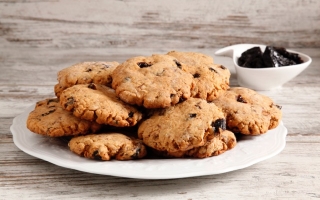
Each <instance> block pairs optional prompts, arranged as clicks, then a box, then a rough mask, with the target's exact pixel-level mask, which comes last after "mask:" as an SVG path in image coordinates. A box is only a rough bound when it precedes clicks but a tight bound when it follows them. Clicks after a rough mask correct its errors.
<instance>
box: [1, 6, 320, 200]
mask: <svg viewBox="0 0 320 200" xmlns="http://www.w3.org/2000/svg"><path fill="white" fill-rule="evenodd" d="M77 2H78V1H77ZM97 2H98V3H96V4H94V3H92V4H91V3H86V1H79V2H78V3H75V1H74V2H72V1H65V3H62V2H53V1H52V2H50V1H48V2H45V1H24V2H22V3H17V2H15V1H12V2H10V1H0V199H1V200H2V199H4V200H6V199H33V200H34V199H169V200H170V199H172V200H173V199H175V200H176V199H185V200H189V199H193V200H195V199H319V198H320V157H319V155H320V147H319V146H320V133H319V130H320V120H319V119H320V111H319V110H320V87H319V83H320V48H319V46H320V43H319V42H320V41H319V27H320V26H318V25H319V19H320V13H319V12H318V11H319V5H320V3H319V2H318V1H299V0H295V1H287V2H286V4H287V7H289V8H291V9H293V10H294V11H296V12H295V14H297V13H300V15H299V16H300V19H297V18H296V19H295V20H291V18H290V17H293V15H289V16H286V17H284V18H282V21H281V20H280V24H281V25H279V24H278V25H275V26H272V24H273V22H275V21H272V20H271V19H270V18H268V16H271V14H274V13H273V12H277V11H279V10H282V11H283V9H284V8H283V7H281V6H279V7H275V9H274V10H273V11H271V10H267V9H266V10H264V9H265V8H266V7H267V3H262V4H261V5H259V6H258V5H256V6H250V4H253V3H254V2H255V1H244V3H243V4H240V3H233V2H232V1H217V4H218V5H219V8H221V9H218V8H216V12H217V13H218V14H219V15H221V16H218V15H215V14H214V13H210V12H209V11H210V9H209V8H207V7H206V6H205V3H204V2H202V3H199V8H200V10H201V11H206V12H207V13H206V14H204V13H203V12H200V11H196V10H194V9H193V7H192V6H190V5H188V4H187V3H185V2H184V4H181V5H180V4H178V3H174V2H171V1H164V4H160V3H156V4H159V5H152V3H147V2H145V1H143V2H140V3H139V2H136V1H110V2H108V3H106V2H104V3H103V2H100V1H97ZM159 2H160V1H159ZM197 2H198V1H197ZM223 2H225V4H224V3H223ZM276 2H278V1H271V2H270V3H276ZM99 3H100V5H101V6H99ZM142 3H143V4H142ZM233 4H234V5H233ZM75 5H77V6H78V7H77V8H74V10H72V9H71V7H72V6H75ZM111 5H112V6H113V7H112V8H113V9H110V6H111ZM141 5H145V6H144V7H141ZM166 5H167V6H166ZM178 5H180V7H179V6H178ZM240 5H243V7H241V6H240ZM153 6H158V8H157V9H156V8H155V7H153ZM283 6H284V5H283ZM306 7H307V8H310V9H309V13H306V12H304V11H302V9H303V8H306ZM227 8H229V10H228V9H227ZM230 9H231V11H230ZM159 10H160V11H161V12H160V11H159ZM316 10H318V11H316ZM131 11H132V12H133V11H134V13H133V14H130V12H131ZM183 11H184V12H183ZM107 12H109V14H106V13H107ZM121 12H123V14H122V15H121ZM116 13H120V14H119V16H118V17H112V16H114V14H116ZM163 13H165V14H163ZM186 13H187V14H188V16H189V17H188V16H187V14H186ZM230 13H233V14H234V15H231V14H230ZM257 13H260V15H259V17H258V18H260V19H256V17H255V15H256V14H257ZM102 16H105V18H104V19H102ZM228 16H229V17H228ZM232 16H233V17H232ZM244 16H246V18H245V17H244ZM202 19H203V21H201V20H202ZM264 19H265V20H264ZM255 20H257V21H255ZM259 20H260V21H259ZM297 20H298V21H299V20H300V22H299V26H291V31H290V26H289V25H288V22H290V23H292V24H294V23H293V22H296V21H297ZM215 21H216V22H217V23H216V25H215V26H212V27H211V26H210V24H211V23H213V22H215ZM236 22H238V23H237V24H238V25H237V26H236ZM259 22H260V23H259ZM219 23H220V26H219ZM222 23H223V24H224V25H223V26H222ZM239 23H240V25H241V28H246V27H247V29H246V30H248V32H249V35H248V34H247V35H244V34H243V33H242V32H237V31H236V30H238V29H239V27H240V25H239ZM258 24H260V29H261V31H260V32H259V31H258V29H259V26H258ZM178 25H180V28H178V27H177V26H178ZM268 26H270V28H269V29H268ZM210 27H211V28H210ZM299 27H301V29H299ZM217 28H218V32H217V33H216V34H211V35H210V34H208V32H206V31H214V30H217ZM272 28H274V29H272ZM281 29H282V30H281ZM193 30H194V31H193ZM299 30H300V32H299ZM230 31H231V32H234V33H235V34H237V36H235V37H232V36H230V37H227V36H224V35H225V34H229V32H230ZM274 31H283V33H286V36H284V35H281V34H277V33H275V32H274ZM202 32H204V33H203V34H202ZM271 32H272V33H271ZM268 34H272V36H270V35H268ZM259 35H261V37H260V38H259ZM277 35H278V37H276V36H277ZM169 38H170V39H169ZM210 42H211V43H210ZM240 42H252V43H269V44H277V43H278V42H279V44H281V45H285V46H287V47H290V48H291V49H294V50H297V51H301V52H303V53H305V54H308V55H310V56H311V57H312V59H313V62H312V64H311V66H310V67H309V68H307V70H305V71H304V72H303V73H302V74H300V75H299V76H298V77H296V78H295V79H293V80H292V81H290V82H289V83H287V84H285V85H284V86H283V87H282V88H281V89H278V90H275V91H268V92H264V93H265V94H267V95H268V96H270V97H271V98H273V99H274V100H275V101H276V102H277V104H279V105H282V110H283V122H284V124H285V126H286V127H287V129H288V135H287V138H286V140H287V144H286V147H285V149H284V150H283V151H282V152H281V153H280V154H278V155H276V156H274V157H272V158H270V159H267V160H265V161H262V162H259V163H257V164H255V165H252V166H250V167H248V168H244V169H241V170H237V171H233V172H229V173H225V174H219V175H210V176H202V177H194V178H185V179H174V180H139V179H127V178H119V177H112V176H102V175H95V174H90V173H84V172H79V171H75V170H71V169H67V168H62V167H59V166H56V165H53V164H51V163H48V162H46V161H43V160H41V159H37V158H34V157H32V156H30V155H28V154H26V153H24V152H22V151H21V150H19V149H18V148H17V147H16V146H15V144H14V143H13V139H12V134H11V132H10V130H9V127H10V125H11V124H12V120H13V118H14V117H15V116H17V115H18V114H20V113H22V112H23V111H24V110H25V109H26V108H27V107H29V106H30V105H32V104H34V103H35V102H36V101H38V100H42V99H44V98H47V97H51V96H53V95H54V93H53V86H54V84H56V73H57V72H58V71H59V70H61V69H62V68H64V67H67V66H69V65H71V64H74V63H77V62H80V61H90V60H107V61H112V60H116V61H119V62H122V61H124V60H126V59H127V58H130V57H132V56H135V55H150V54H152V53H165V52H167V51H170V50H173V49H175V50H182V51H197V52H202V53H206V54H209V55H212V56H213V53H214V52H215V50H216V49H217V47H222V46H225V45H228V44H235V43H240ZM214 58H215V61H216V62H217V63H221V64H224V65H225V66H227V67H229V68H230V69H231V71H232V72H233V73H234V70H233V68H232V64H231V59H229V58H222V57H214ZM236 85H237V82H236V79H235V76H234V74H233V75H232V77H231V86H236Z"/></svg>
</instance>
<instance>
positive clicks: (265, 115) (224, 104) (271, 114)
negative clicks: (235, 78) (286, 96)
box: [213, 87, 282, 135]
mask: <svg viewBox="0 0 320 200" xmlns="http://www.w3.org/2000/svg"><path fill="white" fill-rule="evenodd" d="M213 102H214V103H215V104H216V105H217V106H218V107H220V108H221V109H222V110H223V112H224V113H225V116H226V120H227V129H229V130H231V131H233V132H234V133H242V134H245V135H259V134H263V133H266V132H267V131H268V130H270V129H273V128H275V127H277V126H278V124H279V122H280V120H281V117H282V112H281V107H280V106H278V105H276V104H275V103H274V102H273V100H272V99H271V98H269V97H267V96H265V95H262V94H259V93H257V92H256V91H254V90H251V89H248V88H243V87H233V88H230V89H228V90H227V91H226V92H225V93H224V94H222V95H221V96H220V97H219V98H218V99H216V100H214V101H213Z"/></svg>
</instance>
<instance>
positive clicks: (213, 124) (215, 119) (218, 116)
mask: <svg viewBox="0 0 320 200" xmlns="http://www.w3.org/2000/svg"><path fill="white" fill-rule="evenodd" d="M225 128H226V127H225V118H224V115H223V112H222V111H221V110H220V109H219V108H218V107H217V106H215V105H214V104H213V103H208V102H207V101H205V100H203V99H199V98H189V99H187V100H186V101H184V102H182V103H179V104H177V105H175V106H172V107H169V108H165V109H159V110H157V111H154V113H153V114H152V116H151V117H150V118H148V119H146V120H145V121H143V122H142V123H141V124H140V126H139V128H138V137H139V138H141V139H142V140H143V142H144V143H145V144H146V145H147V146H149V147H151V148H153V149H156V150H158V151H168V152H177V151H187V150H190V149H192V148H195V147H199V146H203V145H205V144H206V143H207V142H208V141H210V140H212V139H213V138H214V136H215V135H218V134H220V132H221V131H222V130H225Z"/></svg>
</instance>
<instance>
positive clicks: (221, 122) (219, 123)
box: [211, 119, 227, 133]
mask: <svg viewBox="0 0 320 200" xmlns="http://www.w3.org/2000/svg"><path fill="white" fill-rule="evenodd" d="M211 126H212V127H213V128H214V132H215V133H219V129H222V130H226V129H227V128H226V120H225V119H217V120H216V121H215V122H212V124H211Z"/></svg>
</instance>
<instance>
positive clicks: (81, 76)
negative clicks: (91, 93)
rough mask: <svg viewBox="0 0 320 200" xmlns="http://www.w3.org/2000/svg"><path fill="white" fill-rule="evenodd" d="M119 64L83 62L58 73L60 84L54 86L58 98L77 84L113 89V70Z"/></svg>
mask: <svg viewBox="0 0 320 200" xmlns="http://www.w3.org/2000/svg"><path fill="white" fill-rule="evenodd" d="M118 65H119V63H118V62H82V63H78V64H75V65H72V66H70V67H67V68H65V69H62V70H61V71H59V72H58V77H57V79H58V84H56V85H55V86H54V91H55V94H56V96H57V97H60V94H61V92H62V91H63V90H65V89H66V88H68V87H71V86H73V85H77V84H88V83H96V84H101V85H106V86H109V87H111V82H112V77H111V74H112V72H113V70H114V69H115V68H116V67H117V66H118Z"/></svg>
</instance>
